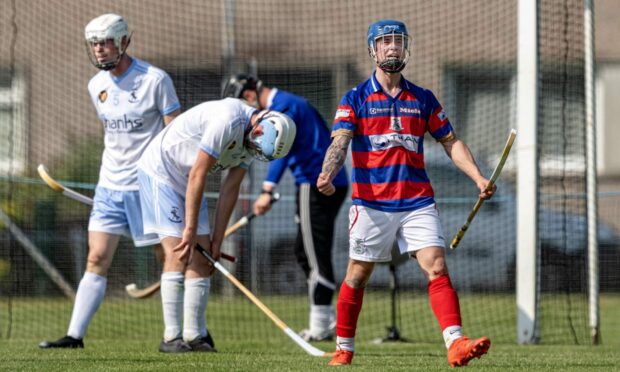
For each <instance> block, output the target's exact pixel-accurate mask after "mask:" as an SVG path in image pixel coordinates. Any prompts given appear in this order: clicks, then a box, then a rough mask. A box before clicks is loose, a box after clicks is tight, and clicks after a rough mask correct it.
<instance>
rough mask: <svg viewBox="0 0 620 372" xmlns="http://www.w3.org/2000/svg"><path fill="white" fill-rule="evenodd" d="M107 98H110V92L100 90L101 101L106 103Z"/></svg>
mask: <svg viewBox="0 0 620 372" xmlns="http://www.w3.org/2000/svg"><path fill="white" fill-rule="evenodd" d="M106 99H108V92H107V91H105V90H102V91H101V92H99V102H101V103H104V102H105V100H106Z"/></svg>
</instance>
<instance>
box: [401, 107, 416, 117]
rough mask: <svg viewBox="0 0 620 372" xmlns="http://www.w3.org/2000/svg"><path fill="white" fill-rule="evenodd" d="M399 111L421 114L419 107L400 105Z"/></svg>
mask: <svg viewBox="0 0 620 372" xmlns="http://www.w3.org/2000/svg"><path fill="white" fill-rule="evenodd" d="M398 111H399V112H401V113H403V114H413V115H420V109H419V108H417V107H400V108H399V109H398Z"/></svg>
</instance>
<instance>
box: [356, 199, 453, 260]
mask: <svg viewBox="0 0 620 372" xmlns="http://www.w3.org/2000/svg"><path fill="white" fill-rule="evenodd" d="M394 240H396V241H397V242H398V249H399V250H400V253H402V254H406V253H409V254H410V253H412V252H415V251H417V250H420V249H422V248H428V247H445V245H446V242H445V239H444V237H443V232H442V229H441V221H440V220H439V213H438V212H437V208H436V206H435V204H431V205H429V206H427V207H424V208H421V209H417V210H415V211H407V212H383V211H379V210H376V209H372V208H368V207H364V206H362V205H352V206H351V209H349V257H350V258H352V259H354V260H358V261H365V262H388V261H391V260H392V253H391V251H392V245H393V244H394Z"/></svg>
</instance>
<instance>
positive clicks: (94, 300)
mask: <svg viewBox="0 0 620 372" xmlns="http://www.w3.org/2000/svg"><path fill="white" fill-rule="evenodd" d="M107 283H108V279H106V277H104V276H101V275H98V274H95V273H91V272H88V271H87V272H85V273H84V276H83V277H82V280H80V284H79V286H78V290H77V294H76V295H75V304H74V305H73V313H72V314H71V323H69V330H68V331H67V335H68V336H71V337H73V338H84V334H85V333H86V328H88V324H89V323H90V321H91V319H92V318H93V316H94V315H95V313H96V312H97V309H99V305H101V303H102V302H103V297H104V296H105V289H106V286H107Z"/></svg>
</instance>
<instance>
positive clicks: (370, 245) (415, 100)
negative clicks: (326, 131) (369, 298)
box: [317, 20, 496, 367]
mask: <svg viewBox="0 0 620 372" xmlns="http://www.w3.org/2000/svg"><path fill="white" fill-rule="evenodd" d="M367 42H368V51H369V54H370V57H371V58H372V59H373V60H374V62H375V64H376V68H375V72H374V73H373V74H372V75H371V77H370V79H368V80H367V81H365V82H363V83H362V84H360V85H358V86H357V87H356V88H354V89H353V90H351V91H349V92H348V93H347V94H346V95H345V96H344V97H343V98H342V100H341V102H340V104H339V106H338V110H337V112H336V117H335V119H334V125H333V127H332V143H331V145H330V147H329V148H328V150H327V153H326V156H325V159H324V162H323V171H322V173H321V174H320V175H319V179H318V181H317V187H318V188H319V190H320V191H321V192H323V193H325V194H327V195H329V194H331V193H333V191H334V186H333V184H332V180H333V178H334V177H335V175H336V174H337V173H338V171H339V170H340V169H341V168H342V166H343V164H344V161H345V158H346V153H347V149H348V147H349V144H351V149H352V158H353V171H352V172H353V174H352V178H353V183H352V188H353V193H352V199H353V205H352V206H351V209H350V211H349V220H350V225H349V226H350V229H349V231H350V236H349V264H348V268H347V273H346V277H345V279H344V281H343V283H342V285H341V287H340V293H339V296H338V303H337V307H336V308H337V310H336V312H337V316H336V322H337V323H336V336H337V339H336V353H335V354H334V356H333V358H332V359H331V361H330V362H329V364H330V365H346V364H351V361H352V359H353V353H354V351H355V330H356V327H357V320H358V316H359V314H360V311H361V308H362V301H363V296H364V288H365V286H366V284H367V283H368V280H369V279H370V276H371V274H372V271H373V269H374V266H375V263H377V262H387V261H390V260H391V247H392V242H393V241H394V239H396V241H397V242H398V246H399V249H400V252H401V253H402V254H409V255H411V256H412V257H413V258H414V259H416V260H417V262H418V264H419V267H420V268H421V270H422V272H423V273H424V275H425V277H426V278H427V279H428V295H429V299H430V304H431V308H432V310H433V313H434V314H435V317H436V318H437V320H438V322H439V326H440V328H441V331H442V333H443V338H444V341H445V346H446V348H447V349H448V363H449V364H450V365H451V366H452V367H454V366H463V365H467V363H468V362H469V361H470V360H471V359H472V358H480V357H481V356H482V355H483V354H485V353H486V352H487V351H488V349H489V347H490V345H491V341H490V340H489V338H487V337H481V338H478V339H476V340H470V339H469V338H468V337H466V336H464V335H463V334H462V331H461V314H460V308H459V300H458V296H457V293H456V291H455V290H454V288H453V287H452V283H451V281H450V277H449V274H448V267H447V265H446V261H445V251H444V250H445V240H444V237H443V232H442V230H441V223H440V220H439V215H438V212H437V207H436V205H435V201H434V198H433V189H432V188H431V184H430V180H429V179H428V177H427V175H426V172H425V170H424V156H423V140H424V134H425V133H426V132H429V133H430V135H431V136H432V137H433V138H434V139H435V140H437V141H438V142H439V143H440V144H441V145H442V146H443V148H444V150H445V151H446V154H447V155H448V156H449V157H450V158H451V159H452V161H453V162H454V164H455V165H456V166H457V167H458V168H459V169H460V170H461V171H463V172H464V173H465V174H467V175H468V176H469V177H470V178H471V179H472V181H473V182H474V183H475V184H476V186H477V188H478V189H479V190H480V195H479V196H480V197H481V198H483V199H489V198H491V196H492V195H493V194H494V192H495V190H496V188H495V187H493V189H492V190H490V191H485V189H486V186H487V184H488V182H489V181H488V180H487V179H486V178H485V177H483V176H482V174H481V173H480V170H479V168H478V166H477V165H476V163H475V161H474V158H473V156H472V154H471V152H470V151H469V148H468V147H467V146H466V145H465V143H464V142H463V141H461V140H460V139H458V138H457V137H456V134H455V132H454V130H453V127H452V124H451V123H450V121H448V118H447V117H446V115H445V113H444V111H443V109H442V107H441V105H440V104H439V102H438V101H437V99H436V98H435V96H434V95H433V93H432V92H431V91H430V90H428V89H424V88H421V87H418V86H416V85H414V84H412V83H411V82H410V81H407V80H406V79H405V78H404V77H403V76H402V74H401V71H402V70H403V68H404V67H405V64H406V63H407V60H408V57H409V34H408V32H407V29H406V26H405V24H404V23H403V22H400V21H396V20H380V21H377V22H375V23H373V24H371V25H370V27H369V29H368V34H367Z"/></svg>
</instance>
